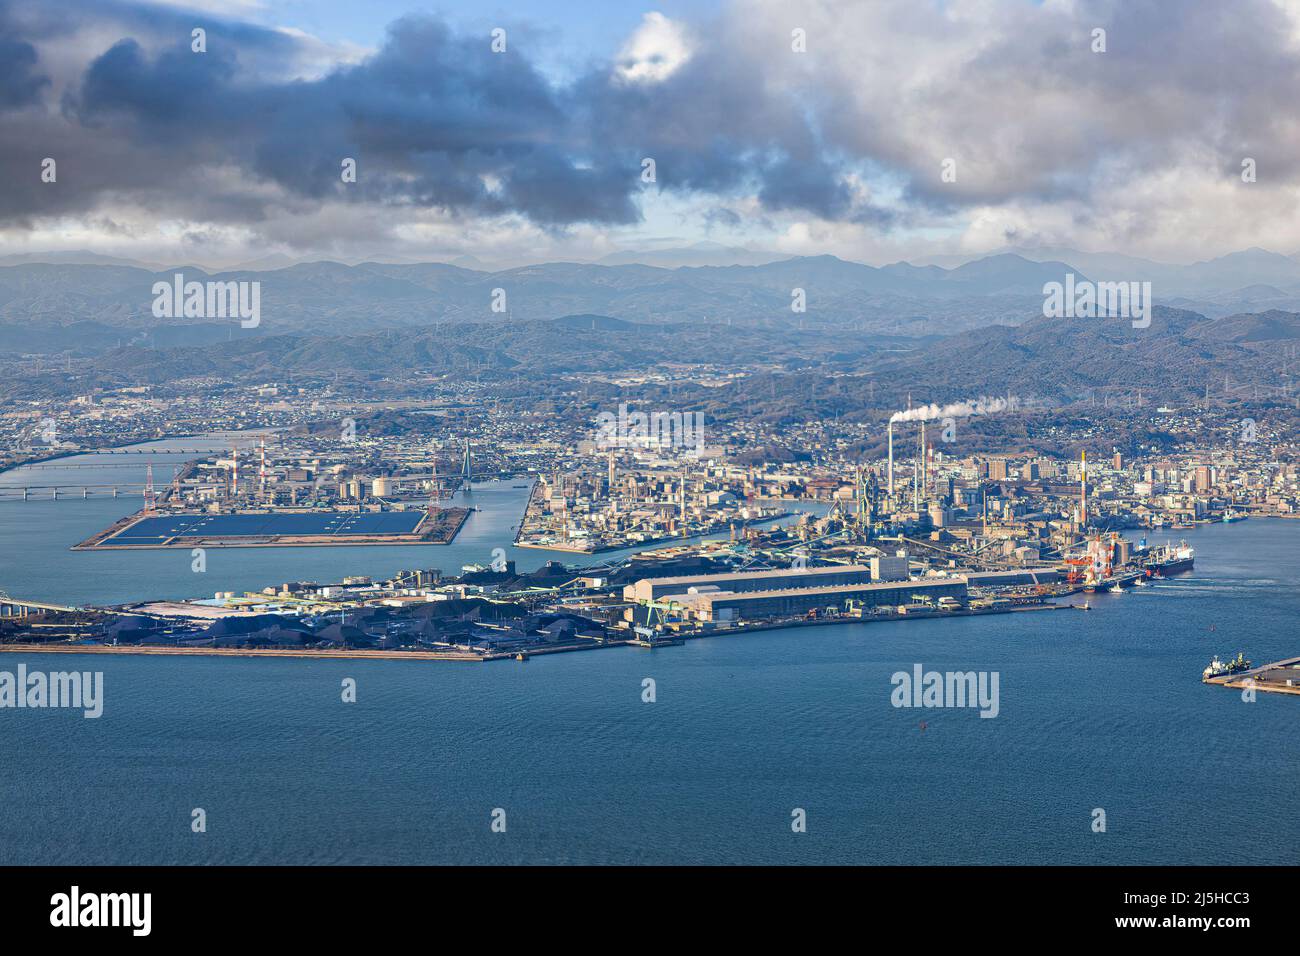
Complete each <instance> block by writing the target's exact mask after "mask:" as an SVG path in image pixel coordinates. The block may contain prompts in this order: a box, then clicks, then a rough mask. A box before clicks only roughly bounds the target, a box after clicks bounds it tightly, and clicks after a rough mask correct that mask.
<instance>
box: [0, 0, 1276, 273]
mask: <svg viewBox="0 0 1300 956" xmlns="http://www.w3.org/2000/svg"><path fill="white" fill-rule="evenodd" d="M59 6H60V10H59V11H58V12H57V13H56V12H55V11H54V10H53V9H52V8H51V7H49V6H48V5H45V4H41V3H39V2H37V0H0V142H3V143H4V144H5V145H4V147H3V148H0V177H3V179H4V181H5V182H6V184H7V188H6V190H5V191H4V192H3V193H2V194H0V229H8V230H14V229H31V230H40V229H42V228H49V227H50V224H52V223H61V224H66V223H67V222H68V221H70V220H71V219H76V218H78V217H80V218H81V219H83V220H85V221H87V222H89V221H93V220H95V219H96V217H99V218H100V219H102V220H104V221H114V222H122V223H132V224H133V228H136V227H140V226H143V225H144V224H145V223H147V222H148V221H149V220H150V219H153V220H156V221H160V222H167V223H172V224H174V225H175V228H176V229H177V230H178V231H180V232H183V233H186V234H191V235H224V236H239V235H243V236H249V237H251V238H252V239H254V240H256V239H258V238H261V239H263V240H266V241H271V237H279V238H278V239H277V240H276V241H288V240H285V239H284V238H283V237H293V239H292V241H295V242H305V243H308V244H310V243H311V242H312V241H313V240H312V237H311V235H310V229H309V228H305V224H309V223H312V222H314V221H320V220H321V216H320V212H321V210H324V209H328V210H329V212H328V215H327V216H326V217H324V218H325V219H326V220H327V221H329V222H330V223H332V224H334V225H335V226H336V227H337V228H340V229H341V230H342V234H341V235H338V236H329V237H324V236H321V237H318V239H317V240H316V241H317V242H318V243H319V244H321V245H326V244H329V245H331V246H333V245H337V244H340V243H346V242H347V239H348V235H349V233H351V234H354V235H356V236H366V237H374V236H375V235H376V230H377V231H378V233H379V234H380V235H388V236H390V237H392V236H397V235H399V234H402V235H411V234H419V233H420V232H421V230H427V229H430V228H435V226H436V228H437V229H438V230H439V234H440V235H443V234H445V233H446V232H454V231H455V230H456V229H457V228H459V229H460V231H461V232H462V233H464V234H465V235H469V234H471V233H473V234H477V235H488V234H497V235H510V236H513V237H517V238H519V240H520V241H521V242H522V241H524V240H523V237H525V236H528V237H533V238H537V237H539V236H547V235H549V236H552V237H557V236H562V235H568V236H575V235H584V236H587V237H589V238H590V239H591V240H592V241H593V242H600V241H604V240H603V239H602V237H603V236H605V232H604V231H607V230H615V229H628V228H633V227H635V226H636V225H637V224H638V223H640V222H642V220H643V217H644V216H646V215H647V210H652V209H659V208H664V206H665V204H667V206H668V207H671V208H676V209H680V210H694V213H693V214H694V215H695V216H696V226H697V228H698V229H699V230H700V231H705V230H707V229H710V228H715V227H716V228H725V229H726V230H729V231H731V232H733V233H734V234H736V235H737V236H740V235H743V233H744V230H746V229H748V230H750V231H751V235H752V232H753V231H754V230H768V231H769V232H770V237H771V238H773V239H779V237H786V238H784V239H779V241H781V242H783V243H784V244H786V245H787V246H797V247H800V248H802V246H801V245H800V244H801V243H802V242H803V241H804V240H803V239H802V238H801V237H808V238H809V241H812V240H814V239H815V240H817V241H821V242H825V243H828V244H829V245H830V247H832V248H834V249H836V250H837V251H841V253H843V252H852V251H853V250H856V249H861V248H867V247H870V248H881V247H882V245H884V244H887V243H889V242H894V241H897V242H899V243H907V242H914V241H916V237H918V236H934V235H942V236H944V237H946V241H948V242H949V244H950V245H952V246H959V247H973V246H979V247H984V248H989V247H996V246H997V245H999V244H1001V243H1004V242H1006V241H1008V240H1009V239H1010V238H1013V237H1014V238H1015V239H1022V238H1023V237H1033V238H1034V239H1035V240H1036V241H1040V242H1042V243H1043V244H1053V243H1058V244H1085V245H1091V246H1093V247H1102V246H1107V245H1110V246H1112V247H1124V248H1128V249H1131V250H1138V249H1141V250H1145V251H1146V252H1147V253H1148V254H1154V253H1155V252H1164V253H1167V254H1171V255H1176V254H1177V253H1178V252H1180V251H1187V250H1189V249H1190V248H1191V247H1192V245H1193V244H1201V245H1204V244H1205V243H1206V242H1216V243H1220V244H1222V245H1226V246H1227V247H1228V248H1231V247H1233V246H1234V245H1235V246H1242V245H1252V244H1256V243H1257V242H1261V241H1266V242H1268V243H1269V244H1272V245H1275V246H1279V247H1281V248H1282V249H1283V251H1293V250H1294V249H1296V248H1298V247H1300V228H1298V227H1297V226H1295V225H1293V223H1295V221H1296V219H1295V216H1294V212H1295V210H1296V207H1297V206H1298V205H1300V123H1297V122H1295V121H1294V119H1293V106H1292V104H1293V103H1294V100H1295V98H1296V95H1297V93H1300V89H1298V88H1297V87H1298V86H1300V43H1297V42H1296V38H1297V37H1298V36H1300V30H1298V29H1297V23H1298V22H1300V18H1298V17H1297V13H1298V12H1300V4H1298V3H1297V2H1296V0H1276V2H1275V0H1237V2H1236V3H1234V4H1232V5H1224V4H1222V3H1221V2H1220V0H1185V2H1182V3H1180V4H1179V15H1178V16H1176V17H1174V16H1170V15H1169V12H1168V4H1167V3H1166V2H1161V0H1125V2H1118V0H1045V2H1043V3H1030V2H1027V0H948V2H946V3H943V4H928V3H916V2H915V0H878V2H873V3H870V4H861V3H854V2H850V0H841V2H833V0H818V2H809V3H799V2H793V3H792V2H790V0H731V2H730V3H729V4H727V5H725V6H723V7H722V8H720V9H719V10H718V11H717V12H716V13H714V14H711V15H709V16H708V17H706V18H697V19H692V20H691V22H690V23H686V22H683V21H681V20H673V19H669V18H667V17H665V16H663V15H662V14H659V13H650V14H647V15H646V16H645V17H644V18H643V20H642V21H641V23H640V24H639V25H638V27H637V28H636V29H635V30H634V31H633V33H632V34H631V35H630V36H629V37H628V38H627V40H626V42H625V43H623V44H622V45H621V47H620V48H619V49H618V50H617V51H615V52H614V53H613V55H612V56H610V57H609V58H608V60H606V61H603V62H602V61H596V62H594V63H592V64H591V65H590V66H589V67H588V68H586V69H584V70H580V71H578V72H577V73H576V74H573V75H574V78H573V79H572V80H571V81H565V82H557V81H555V80H553V79H551V78H549V76H550V74H548V73H546V72H545V71H543V70H541V69H540V68H539V67H538V66H537V65H536V63H535V61H534V60H532V59H530V56H529V53H528V48H529V45H528V44H522V43H512V44H511V45H510V47H509V49H508V52H506V53H504V54H496V53H493V52H492V50H491V48H490V45H489V38H488V37H487V36H486V35H484V34H483V33H481V32H468V33H467V32H461V31H458V30H455V29H453V28H452V27H451V26H449V25H448V24H447V23H446V22H444V21H442V20H439V19H435V18H429V17H408V18H404V19H401V20H399V21H397V22H395V23H394V24H392V25H391V27H390V29H389V32H388V36H387V39H386V40H385V42H384V43H383V45H382V46H381V47H380V48H379V49H377V50H373V51H364V50H360V49H358V48H356V47H341V46H337V45H329V44H323V43H321V42H320V41H319V40H316V39H314V38H312V37H309V36H306V35H304V34H301V33H300V32H299V31H295V30H293V29H291V28H285V27H277V28H264V27H260V26H256V25H252V24H248V23H243V22H239V21H238V20H232V19H222V18H219V17H216V16H214V15H212V14H210V13H207V12H204V10H201V9H200V10H193V9H191V10H181V9H178V8H176V5H172V6H156V5H146V4H141V3H132V2H129V0H104V2H90V0H68V2H66V3H63V4H60V5H59ZM196 25H201V26H204V27H205V29H207V31H208V52H207V53H205V54H195V53H193V52H191V51H190V48H189V31H190V29H192V28H193V27H194V26H196ZM796 27H798V28H800V29H803V30H804V31H805V32H806V35H807V52H804V53H800V52H796V51H795V50H793V49H792V48H791V43H790V37H791V31H792V30H793V29H794V28H796ZM1096 28H1101V29H1104V30H1106V36H1107V49H1106V52H1105V53H1095V52H1093V50H1092V31H1093V30H1094V29H1096ZM45 156H52V157H54V158H56V159H57V160H58V162H59V179H58V182H57V184H45V183H41V182H40V179H39V175H38V170H39V164H40V160H41V159H42V158H43V157H45ZM1246 156H1249V157H1251V158H1253V159H1255V160H1256V161H1257V164H1258V168H1259V171H1260V175H1259V180H1258V182H1256V183H1253V184H1249V185H1248V184H1244V183H1242V182H1241V180H1240V176H1239V172H1240V162H1241V159H1242V158H1243V157H1246ZM345 157H351V158H354V159H355V160H356V161H357V167H358V179H357V182H356V183H351V184H348V183H343V182H342V180H341V178H340V176H339V172H340V164H341V162H342V160H343V159H344V158H345ZM646 157H649V158H653V159H654V160H655V167H656V181H655V182H654V183H652V184H646V183H643V182H642V181H641V178H640V174H641V170H642V160H643V159H644V158H646ZM948 159H951V160H953V163H954V164H955V165H954V168H955V170H956V178H955V181H945V179H944V178H943V177H942V176H941V169H942V166H943V163H944V161H945V160H948ZM674 204H675V205H674ZM741 209H743V210H745V213H744V215H738V214H737V210H741ZM349 217H351V219H352V223H353V225H352V227H351V229H350V230H349V229H348V228H347V227H346V226H345V225H344V224H345V223H347V222H348V220H349ZM407 227H409V228H407ZM1080 236H1084V237H1086V238H1087V239H1088V240H1089V241H1088V242H1085V243H1080V242H1079V237H1080ZM557 241H559V240H557ZM1222 245H1221V246H1220V247H1219V248H1218V249H1216V250H1212V251H1224V249H1223V248H1222Z"/></svg>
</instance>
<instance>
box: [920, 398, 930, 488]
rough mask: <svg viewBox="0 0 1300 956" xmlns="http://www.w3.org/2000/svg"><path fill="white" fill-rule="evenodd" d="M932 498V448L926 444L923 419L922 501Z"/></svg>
mask: <svg viewBox="0 0 1300 956" xmlns="http://www.w3.org/2000/svg"><path fill="white" fill-rule="evenodd" d="M929 497H930V446H929V445H927V444H926V443H925V419H924V418H923V419H921V500H922V501H928V500H929Z"/></svg>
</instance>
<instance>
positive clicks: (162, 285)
mask: <svg viewBox="0 0 1300 956" xmlns="http://www.w3.org/2000/svg"><path fill="white" fill-rule="evenodd" d="M152 292H153V296H154V300H153V315H154V318H155V319H178V318H186V319H226V318H231V319H234V318H238V319H239V320H240V321H239V324H240V326H241V327H242V328H245V329H255V328H257V327H258V326H259V325H261V324H262V283H261V282H257V281H253V282H247V281H242V280H241V281H239V282H233V281H232V282H217V281H215V280H212V281H208V282H186V281H185V274H184V273H182V272H178V273H176V274H175V275H174V276H173V277H172V281H171V282H155V283H154V284H153V290H152Z"/></svg>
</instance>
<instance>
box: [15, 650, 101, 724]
mask: <svg viewBox="0 0 1300 956" xmlns="http://www.w3.org/2000/svg"><path fill="white" fill-rule="evenodd" d="M29 707H30V708H37V709H39V708H44V707H71V708H80V709H81V710H82V711H83V713H82V716H83V717H85V718H87V719H91V720H93V719H94V718H96V717H99V716H101V715H102V714H103V713H104V673H103V671H94V672H91V671H51V672H50V673H46V672H44V671H28V670H27V665H26V664H19V665H18V672H17V673H16V674H15V673H13V672H12V671H0V710H3V709H5V708H15V709H24V708H29Z"/></svg>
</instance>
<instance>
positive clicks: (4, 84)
mask: <svg viewBox="0 0 1300 956" xmlns="http://www.w3.org/2000/svg"><path fill="white" fill-rule="evenodd" d="M49 83H50V81H49V79H48V78H47V77H44V76H42V75H40V74H39V73H37V72H36V47H34V46H32V45H31V44H30V43H23V42H22V41H21V40H13V39H9V38H7V37H0V109H19V108H21V107H24V106H30V105H31V104H33V103H35V102H36V100H37V97H38V95H39V94H40V91H41V89H42V88H43V87H46V86H49Z"/></svg>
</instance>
